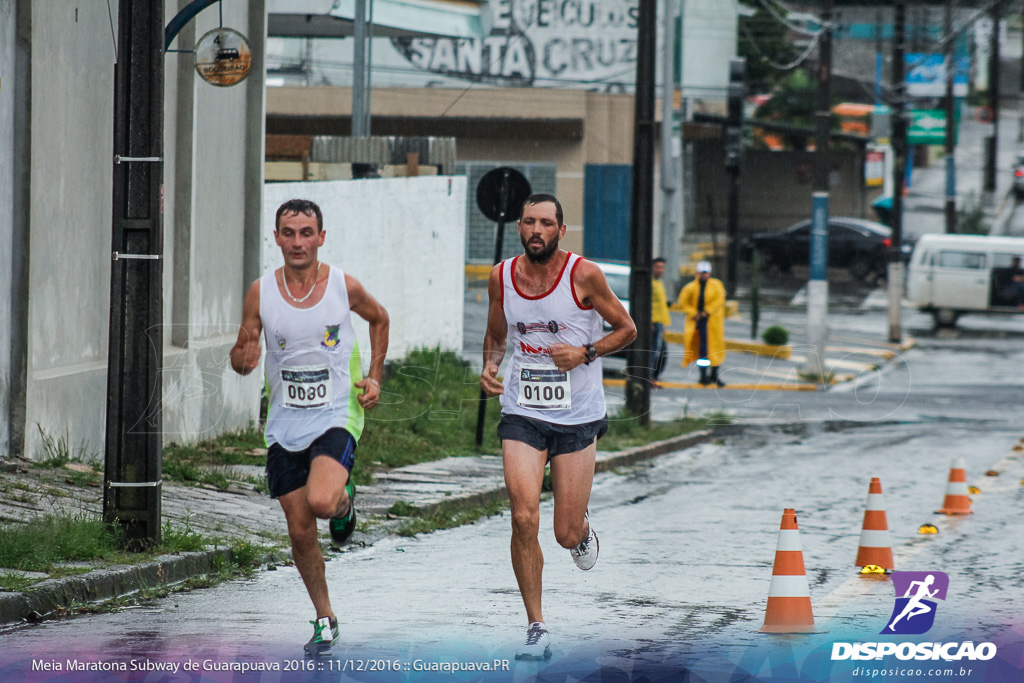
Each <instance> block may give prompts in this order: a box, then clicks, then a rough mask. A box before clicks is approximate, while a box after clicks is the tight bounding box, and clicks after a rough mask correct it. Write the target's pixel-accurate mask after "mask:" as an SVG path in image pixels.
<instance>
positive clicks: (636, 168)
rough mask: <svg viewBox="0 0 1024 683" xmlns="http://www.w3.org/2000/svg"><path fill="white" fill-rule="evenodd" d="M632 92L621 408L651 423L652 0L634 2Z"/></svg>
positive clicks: (653, 36)
mask: <svg viewBox="0 0 1024 683" xmlns="http://www.w3.org/2000/svg"><path fill="white" fill-rule="evenodd" d="M639 4H640V7H639V16H638V17H637V58H636V91H635V94H634V98H633V99H634V115H633V196H632V204H631V206H630V237H629V261H630V266H631V268H632V270H631V271H630V276H629V313H630V315H631V316H632V318H633V322H634V323H635V324H636V341H634V342H633V344H632V346H630V347H629V351H628V365H629V370H628V375H627V378H626V408H627V409H628V410H629V411H630V412H631V413H633V415H635V416H636V417H637V419H639V420H640V423H641V424H644V425H646V424H649V423H650V421H651V383H650V378H651V368H650V367H649V365H650V356H651V353H650V350H651V348H652V346H653V345H652V344H651V246H652V241H653V239H652V235H651V233H652V227H653V222H654V216H653V214H654V60H655V35H656V33H655V31H656V30H657V14H656V5H655V0H639Z"/></svg>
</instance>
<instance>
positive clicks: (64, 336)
mask: <svg viewBox="0 0 1024 683" xmlns="http://www.w3.org/2000/svg"><path fill="white" fill-rule="evenodd" d="M13 4H14V3H10V2H2V1H0V31H3V33H0V45H3V46H4V47H0V65H2V64H3V63H4V62H3V60H4V59H6V57H5V55H6V54H7V52H8V50H7V48H6V47H5V46H6V45H8V44H9V42H8V41H7V40H5V39H4V36H5V35H6V32H7V31H9V28H8V25H9V19H8V18H7V17H6V15H5V14H3V12H6V11H7V10H6V8H8V7H10V6H11V5H13ZM187 4H188V0H168V1H167V2H166V4H165V7H164V14H165V16H164V23H166V21H169V20H170V19H171V18H172V17H173V16H174V15H175V14H177V12H178V10H179V9H180V7H182V6H184V5H187ZM263 8H264V3H263V0H246V1H245V2H233V3H225V6H224V8H223V12H224V25H225V26H228V27H231V28H235V29H237V30H240V31H241V32H242V33H245V34H247V36H248V37H249V42H250V45H252V47H253V51H254V52H255V53H262V52H263V44H264V42H265V33H266V26H265V17H264V10H263ZM112 12H113V15H114V20H115V27H114V30H115V31H116V20H117V3H116V2H115V3H114V4H113V6H112ZM218 22H219V12H218V9H217V8H216V7H213V8H211V9H209V10H207V11H205V12H202V13H201V14H200V15H199V16H198V17H197V18H196V19H195V20H193V22H192V23H191V24H190V25H189V28H188V30H187V31H184V32H183V33H182V35H181V36H180V37H179V39H178V40H177V41H176V43H175V45H174V47H175V48H178V49H189V48H191V47H192V43H193V42H194V40H195V39H196V38H197V37H198V36H201V35H202V34H203V33H205V32H206V31H208V30H210V29H212V28H214V27H216V26H217V25H218ZM31 31H32V41H31V46H32V47H31V83H32V97H31V121H30V136H31V159H30V160H23V161H27V163H28V164H29V166H30V181H29V182H30V189H29V190H28V192H29V195H30V198H29V202H30V207H31V214H30V218H29V224H28V225H18V226H17V229H20V230H25V231H26V232H27V233H28V234H29V241H30V248H29V251H30V260H29V275H28V279H29V290H30V292H29V296H28V300H27V301H20V302H18V301H15V302H14V304H13V305H14V306H27V307H28V340H27V351H28V360H27V364H28V367H27V379H26V384H27V386H26V400H25V403H26V407H25V411H26V415H25V419H24V425H23V427H24V430H25V448H24V451H25V455H27V456H28V457H32V458H39V457H42V456H44V455H45V454H44V453H43V452H42V444H41V439H40V435H39V430H38V429H37V427H36V425H37V424H38V425H39V426H40V427H41V428H42V429H44V430H45V431H46V432H47V433H48V434H51V435H53V436H62V435H64V434H65V433H66V434H67V435H68V440H69V442H70V444H71V445H72V446H77V445H78V444H84V446H85V450H86V452H87V453H93V454H102V452H103V450H104V443H105V433H106V400H107V384H106V382H107V347H108V335H109V329H108V328H109V324H108V320H109V309H110V264H111V259H110V252H111V209H112V187H113V186H112V159H113V153H114V149H113V107H114V105H113V88H114V42H113V40H112V35H111V26H110V15H109V14H108V6H107V3H106V2H104V1H103V0H91V1H89V2H79V3H66V2H33V3H31ZM164 59H165V109H164V129H165V139H164V156H165V168H164V186H165V187H164V189H165V192H164V236H165V240H164V321H165V327H164V329H163V330H162V331H161V332H162V333H163V343H164V367H163V376H162V381H163V409H164V410H163V425H162V429H163V437H164V441H165V442H168V441H194V440H197V439H200V438H205V437H209V436H212V435H214V434H216V433H220V432H222V431H226V430H230V429H234V428H238V427H244V426H246V425H247V424H248V423H250V422H251V421H253V420H255V419H256V417H257V415H258V409H259V387H260V384H261V379H260V378H259V377H255V376H249V377H245V378H242V377H239V376H238V375H236V374H235V373H234V372H232V371H231V369H230V365H229V363H228V349H229V348H230V346H231V345H232V344H233V343H234V339H235V335H236V334H237V329H238V322H239V321H240V319H241V312H242V295H243V293H244V291H245V286H246V282H245V270H246V259H247V256H248V259H249V260H250V261H255V255H256V253H257V252H258V251H259V246H258V244H257V241H256V240H255V239H250V243H249V244H247V243H246V236H247V230H246V225H247V217H249V216H253V215H258V212H259V208H260V207H261V206H262V203H261V197H260V196H259V189H258V188H259V187H261V186H262V168H263V166H262V164H263V144H262V139H263V119H264V107H262V106H261V105H262V102H263V87H264V86H263V81H264V79H263V72H262V62H258V63H259V65H260V66H259V69H258V70H256V72H255V73H253V74H252V75H251V76H250V78H249V79H247V80H246V81H244V82H243V83H242V84H241V85H238V86H235V87H233V88H217V87H214V86H211V85H208V84H206V83H204V82H201V81H199V80H198V79H195V78H189V77H185V76H183V73H184V74H189V73H192V72H191V68H192V67H191V57H190V55H187V54H178V53H168V54H167V55H165V58H164ZM183 64H184V68H179V67H181V66H182V65H183ZM0 78H3V91H2V92H3V95H4V96H6V95H7V93H8V92H12V93H13V92H14V90H13V88H12V89H11V90H10V91H8V84H9V82H11V83H13V79H12V80H11V81H9V80H8V73H0ZM254 103H259V104H256V105H254ZM4 113H5V110H4V109H3V108H2V107H0V160H2V159H5V158H6V157H5V156H3V155H2V151H3V150H4V149H5V148H4V146H3V145H4V142H3V141H4V139H5V137H4V136H5V133H7V134H9V128H6V129H5V123H4ZM183 122H185V123H190V125H185V126H182V125H181V124H182V123H183ZM179 157H180V162H179ZM252 169H256V171H255V174H256V175H257V176H258V178H257V179H258V181H259V182H258V183H257V185H256V187H257V190H256V191H255V192H253V191H252V182H251V181H252V179H253V178H252V176H253V171H252ZM4 172H5V171H4V166H3V162H2V161H0V247H2V246H3V241H2V240H3V235H4V225H3V218H2V215H3V214H4V211H3V209H4V208H5V207H6V206H8V205H9V203H5V202H7V200H5V198H4V194H3V192H4V191H5V190H6V188H7V187H9V183H5V182H3V178H4ZM179 187H183V188H184V191H183V192H180V193H179V192H178V189H179ZM179 200H180V201H179ZM179 212H180V213H179ZM7 213H8V214H9V212H7ZM179 216H180V217H181V221H180V222H179V221H178V220H177V219H178V218H179ZM16 220H17V218H16ZM249 222H254V221H249ZM9 258H10V257H9V250H4V251H0V259H8V261H7V262H5V263H4V264H3V265H2V266H0V285H3V277H5V275H4V274H5V273H6V272H8V271H7V270H6V268H7V267H8V266H9V264H10V261H9ZM252 270H255V269H254V268H252ZM5 289H6V286H5ZM176 304H180V305H177V306H176ZM3 306H4V304H3V303H0V325H3V322H4V317H3V316H4V315H5V311H4V308H3ZM3 326H4V327H5V329H6V328H7V327H9V325H3ZM176 331H177V334H176ZM175 337H177V339H176V343H174V342H175V340H174V339H173V338H175ZM10 350H11V344H10V341H9V339H8V338H6V337H4V336H3V334H0V354H2V355H3V356H4V357H5V358H7V357H9V354H10ZM3 372H4V367H3V365H2V363H0V381H2V380H4V379H6V378H5V377H4V376H3ZM5 393H6V392H5ZM0 409H2V405H0ZM2 426H3V425H2V424H0V427H2ZM12 431H13V430H12Z"/></svg>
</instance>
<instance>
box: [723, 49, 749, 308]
mask: <svg viewBox="0 0 1024 683" xmlns="http://www.w3.org/2000/svg"><path fill="white" fill-rule="evenodd" d="M746 94H747V60H746V58H745V57H734V58H733V59H732V60H730V61H729V92H728V107H729V110H728V117H727V120H726V124H725V170H726V172H727V173H728V174H729V206H728V214H727V216H728V218H727V221H728V222H727V224H726V230H727V231H728V233H729V246H728V247H727V249H726V279H725V291H726V296H728V297H729V298H732V297H734V296H736V271H737V269H738V267H739V252H740V165H741V164H740V162H741V161H742V158H743V98H744V97H745V96H746Z"/></svg>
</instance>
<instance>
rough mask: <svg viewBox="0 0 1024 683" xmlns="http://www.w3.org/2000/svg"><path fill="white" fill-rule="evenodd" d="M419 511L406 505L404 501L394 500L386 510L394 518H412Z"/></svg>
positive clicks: (412, 506)
mask: <svg viewBox="0 0 1024 683" xmlns="http://www.w3.org/2000/svg"><path fill="white" fill-rule="evenodd" d="M419 511H420V509H419V508H418V507H416V506H415V505H411V504H409V503H406V502H405V501H404V500H396V501H395V502H394V504H392V506H391V507H390V508H389V509H388V513H389V514H392V515H394V516H395V517H412V516H413V515H415V514H416V513H417V512H419Z"/></svg>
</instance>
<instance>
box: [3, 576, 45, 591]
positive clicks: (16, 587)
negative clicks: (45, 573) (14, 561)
mask: <svg viewBox="0 0 1024 683" xmlns="http://www.w3.org/2000/svg"><path fill="white" fill-rule="evenodd" d="M37 580H38V579H32V578H29V577H27V576H22V575H21V574H15V573H13V572H0V591H22V590H25V589H26V588H28V587H29V586H31V585H32V584H33V583H35V582H36V581H37Z"/></svg>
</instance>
